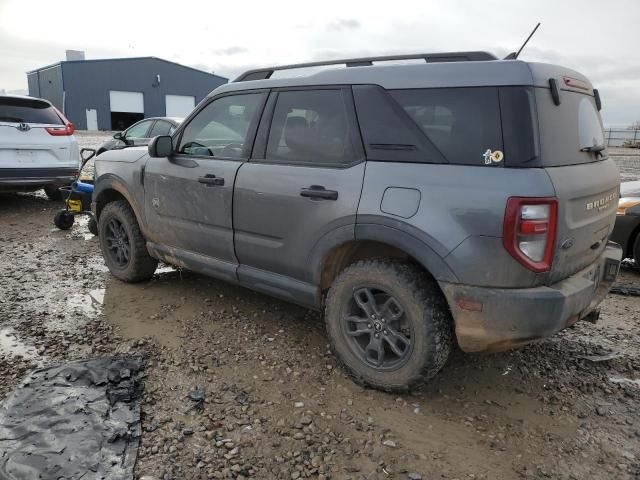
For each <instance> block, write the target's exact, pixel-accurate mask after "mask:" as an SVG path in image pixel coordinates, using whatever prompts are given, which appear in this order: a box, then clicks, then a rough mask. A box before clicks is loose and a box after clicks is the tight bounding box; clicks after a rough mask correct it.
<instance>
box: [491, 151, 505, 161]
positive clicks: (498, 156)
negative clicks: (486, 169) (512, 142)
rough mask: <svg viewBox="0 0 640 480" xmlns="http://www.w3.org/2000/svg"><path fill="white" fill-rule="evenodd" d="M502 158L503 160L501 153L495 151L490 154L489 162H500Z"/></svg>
mask: <svg viewBox="0 0 640 480" xmlns="http://www.w3.org/2000/svg"><path fill="white" fill-rule="evenodd" d="M503 158H504V153H502V152H501V151H500V150H496V151H495V152H493V153H492V154H491V160H493V161H494V162H496V163H498V162H501V161H502V159H503Z"/></svg>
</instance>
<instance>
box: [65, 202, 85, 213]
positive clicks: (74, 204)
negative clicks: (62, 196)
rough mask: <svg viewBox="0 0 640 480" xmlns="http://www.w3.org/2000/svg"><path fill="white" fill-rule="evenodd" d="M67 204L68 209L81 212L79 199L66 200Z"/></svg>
mask: <svg viewBox="0 0 640 480" xmlns="http://www.w3.org/2000/svg"><path fill="white" fill-rule="evenodd" d="M67 205H68V206H69V210H71V211H72V212H81V211H82V201H81V200H67Z"/></svg>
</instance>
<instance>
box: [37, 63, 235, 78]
mask: <svg viewBox="0 0 640 480" xmlns="http://www.w3.org/2000/svg"><path fill="white" fill-rule="evenodd" d="M128 60H158V61H160V62H165V63H170V64H171V65H176V66H178V67H182V68H188V69H189V70H193V71H195V72H198V73H204V74H205V75H211V76H213V77H217V78H220V79H221V80H226V81H228V80H229V79H228V78H226V77H223V76H221V75H216V74H215V73H209V72H205V71H204V70H199V69H197V68H194V67H189V66H187V65H182V64H181V63H177V62H172V61H170V60H165V59H164V58H159V57H121V58H95V59H90V60H61V61H59V62H56V63H52V64H50V65H45V66H44V67H40V68H36V69H34V70H30V71H28V72H27V75H29V74H30V73H35V72H40V71H42V70H47V69H49V68H53V67H57V66H58V65H62V64H64V63H91V62H119V61H128Z"/></svg>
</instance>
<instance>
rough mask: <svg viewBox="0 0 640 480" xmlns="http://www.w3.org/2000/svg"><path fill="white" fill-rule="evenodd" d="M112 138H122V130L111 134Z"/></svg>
mask: <svg viewBox="0 0 640 480" xmlns="http://www.w3.org/2000/svg"><path fill="white" fill-rule="evenodd" d="M113 138H115V139H116V140H122V139H123V138H124V136H123V135H122V132H117V133H114V134H113Z"/></svg>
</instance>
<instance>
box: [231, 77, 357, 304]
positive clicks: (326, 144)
mask: <svg viewBox="0 0 640 480" xmlns="http://www.w3.org/2000/svg"><path fill="white" fill-rule="evenodd" d="M364 168H365V163H364V152H363V148H362V143H361V140H360V136H359V133H358V127H357V122H356V118H355V112H354V108H353V100H352V94H351V89H350V88H344V87H334V88H319V87H315V88H310V89H309V88H306V89H282V90H279V91H273V92H272V93H271V95H270V97H269V101H268V103H267V108H266V109H265V113H264V115H263V118H262V121H261V125H260V130H259V131H258V135H257V138H256V146H255V148H254V155H253V156H252V158H251V160H250V161H249V162H247V163H245V164H243V165H242V167H241V168H240V170H239V172H238V177H237V179H236V188H235V193H234V199H233V225H234V238H235V249H236V255H237V256H238V261H239V263H240V266H239V267H238V278H239V280H240V281H241V282H242V283H245V284H247V285H249V286H251V287H252V288H254V289H258V290H264V291H267V292H268V293H270V294H272V295H275V296H279V297H283V298H287V299H289V300H292V301H295V302H297V303H303V304H313V303H314V301H315V294H316V290H317V288H316V286H315V285H313V279H312V278H311V277H312V275H311V272H310V271H309V268H308V262H309V257H310V254H311V252H312V250H313V247H314V246H315V245H316V243H317V242H319V241H320V239H321V238H322V237H323V236H324V235H326V234H328V233H329V232H337V231H339V229H343V234H344V235H345V236H346V237H348V238H350V239H353V238H354V224H355V218H356V212H357V206H358V201H359V199H360V193H361V190H362V183H363V178H364Z"/></svg>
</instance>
